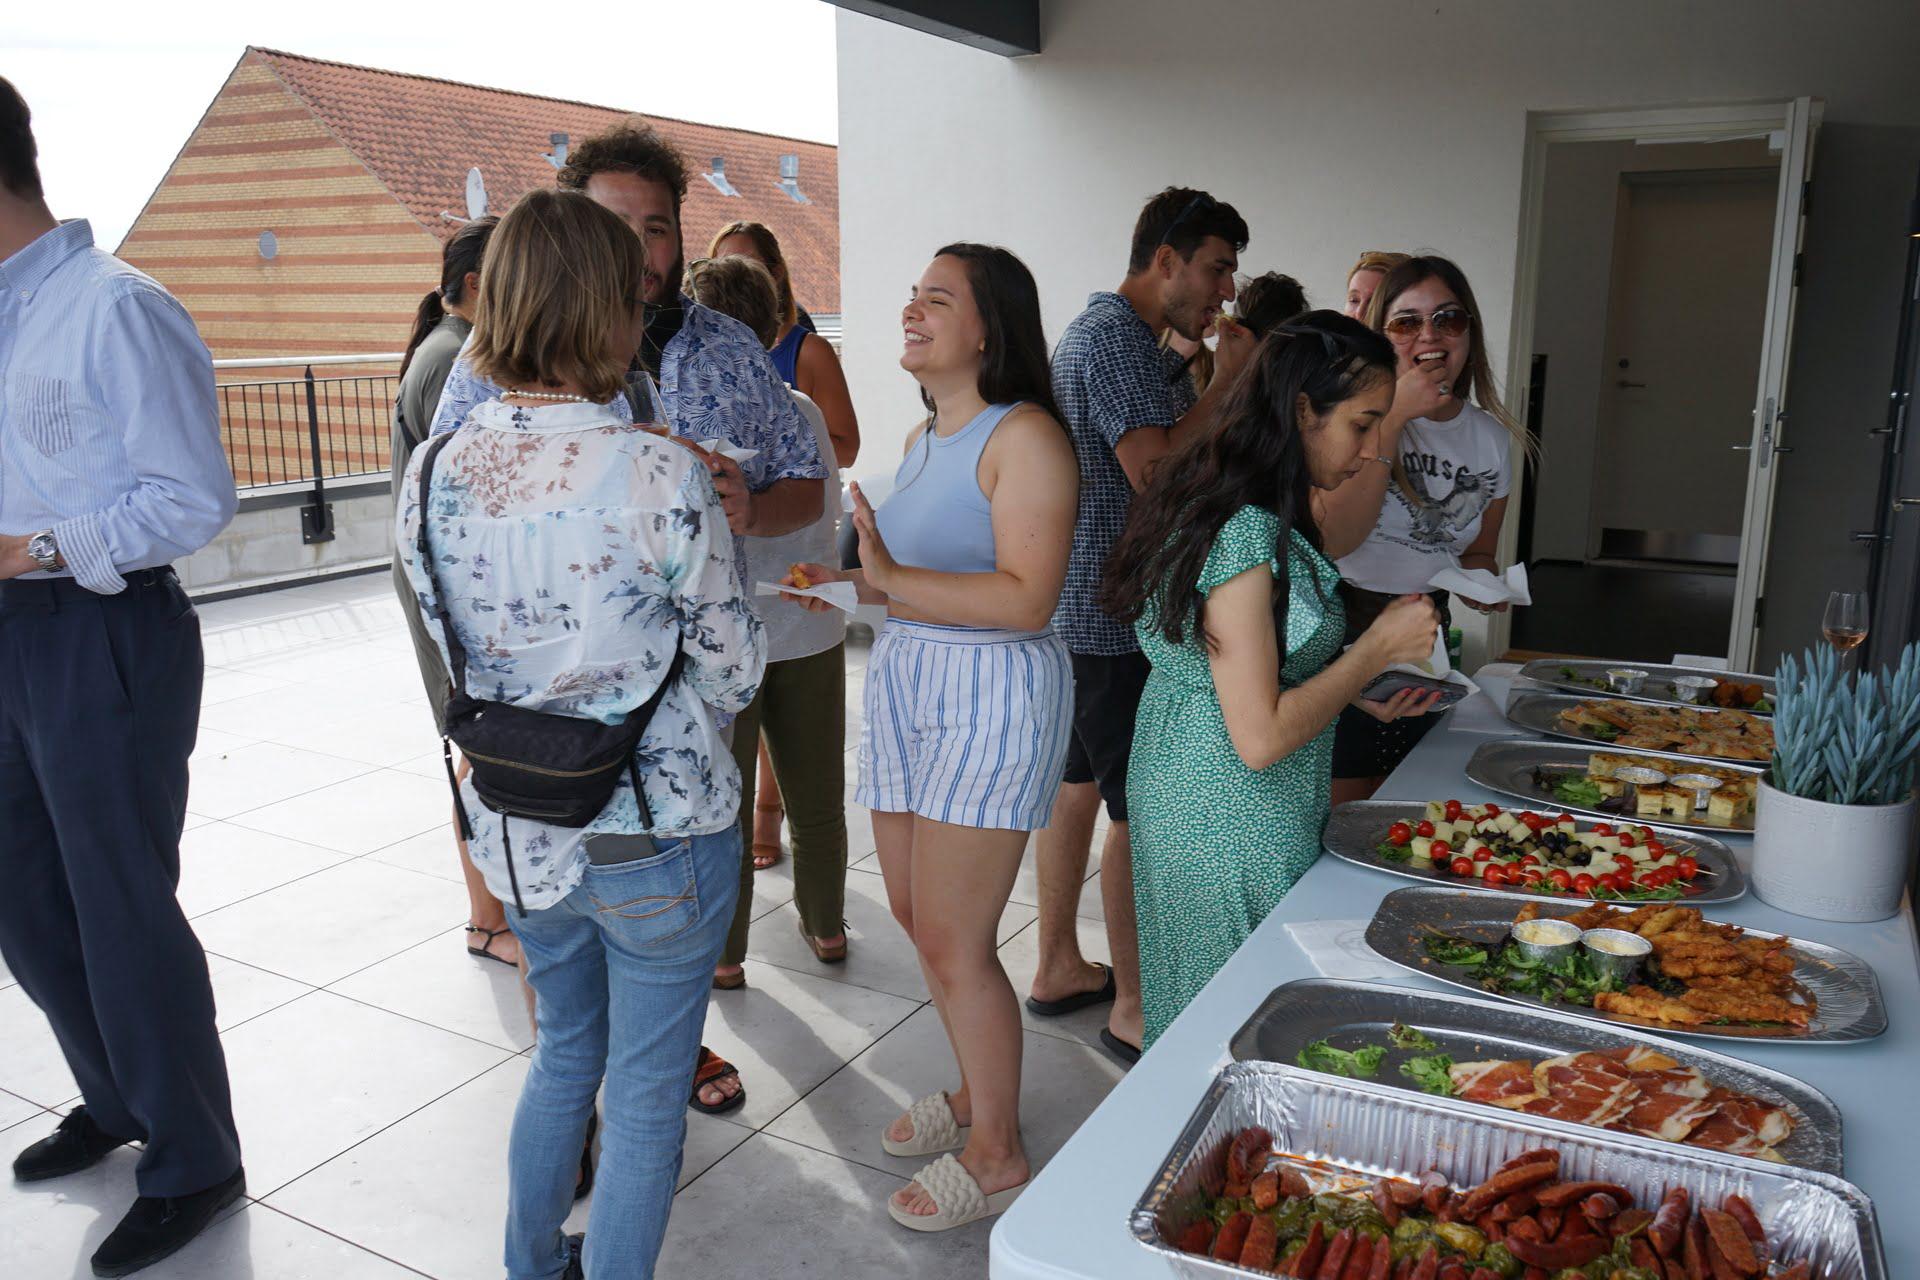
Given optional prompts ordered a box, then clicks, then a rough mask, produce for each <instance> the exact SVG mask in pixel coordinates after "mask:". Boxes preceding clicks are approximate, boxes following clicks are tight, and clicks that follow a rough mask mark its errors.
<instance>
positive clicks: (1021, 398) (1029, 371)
mask: <svg viewBox="0 0 1920 1280" xmlns="http://www.w3.org/2000/svg"><path fill="white" fill-rule="evenodd" d="M933 256H934V257H936V258H957V259H959V261H960V264H961V265H962V266H964V267H965V268H966V271H967V287H968V288H970V289H972V290H973V305H974V306H976V307H978V308H979V309H980V319H981V322H982V323H983V324H984V325H985V326H986V331H987V333H986V350H984V351H982V352H981V353H980V379H979V390H980V398H981V399H982V400H985V401H986V402H987V403H988V404H1014V403H1019V402H1023V403H1026V404H1031V405H1037V406H1039V407H1040V408H1042V409H1045V410H1046V411H1047V412H1048V413H1049V414H1051V415H1052V416H1053V419H1054V421H1056V422H1058V421H1060V410H1059V407H1058V406H1056V405H1055V404H1054V402H1053V375H1052V373H1051V372H1050V370H1049V366H1048V364H1047V335H1046V332H1045V331H1044V330H1043V329H1042V328H1041V327H1040V288H1039V286H1038V285H1036V284H1034V282H1033V272H1031V271H1029V270H1027V264H1026V263H1024V262H1022V261H1020V259H1019V258H1018V257H1017V256H1015V254H1014V253H1013V251H1012V250H1010V249H1002V248H1000V247H999V246H998V245H991V244H969V243H967V242H965V241H962V242H960V243H957V244H950V245H944V246H942V247H941V248H940V250H939V251H938V252H936V253H935V254H934V255H933ZM920 401H921V403H922V404H924V405H926V406H927V412H928V413H932V412H933V397H932V396H930V395H928V394H927V389H926V388H925V387H922V388H920Z"/></svg>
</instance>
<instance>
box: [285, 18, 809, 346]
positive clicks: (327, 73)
mask: <svg viewBox="0 0 1920 1280" xmlns="http://www.w3.org/2000/svg"><path fill="white" fill-rule="evenodd" d="M247 56H248V57H249V58H256V59H258V60H259V61H261V62H263V63H265V64H266V65H267V66H268V67H270V68H272V70H273V72H274V74H275V75H277V76H278V77H279V78H280V80H281V82H282V83H284V84H285V85H286V86H287V88H288V89H289V90H291V91H292V92H293V93H294V94H296V95H298V96H299V97H300V98H301V100H303V101H304V102H305V103H306V104H307V105H308V106H309V107H311V108H312V109H313V112H314V114H315V115H317V116H318V117H319V118H320V120H321V122H322V123H324V124H325V125H326V127H327V128H328V129H330V130H331V131H332V132H333V134H334V135H335V136H336V137H337V138H339V140H340V142H341V143H342V144H343V145H344V146H345V147H346V148H347V149H348V150H349V151H351V152H353V154H354V155H355V156H356V157H357V158H358V159H359V160H360V161H361V163H363V164H365V165H366V167H367V168H368V170H369V171H371V172H372V173H373V175H374V176H375V177H377V178H378V179H379V180H380V181H381V182H382V183H384V184H385V185H386V187H387V188H388V190H390V191H392V192H393V194H394V195H395V196H396V197H397V198H398V199H399V200H400V202H401V203H402V204H404V205H406V207H407V208H408V210H409V211H411V212H412V214H413V216H414V217H415V218H417V219H419V221H420V223H421V224H422V225H423V226H425V227H426V228H427V229H428V230H430V231H432V232H433V233H434V234H435V235H437V236H440V237H442V238H443V239H444V238H445V237H446V236H448V235H451V234H452V232H453V231H454V229H455V228H456V227H457V226H458V225H459V224H458V223H456V222H453V221H451V220H449V219H447V218H443V217H442V216H441V211H442V210H446V211H448V212H451V213H454V214H461V215H464V213H465V211H466V184H467V170H468V169H470V168H475V167H477V168H478V169H479V170H480V174H481V177H482V179H483V180H484V181H485V183H486V188H487V205H488V211H489V212H492V213H504V212H506V210H507V209H508V208H510V207H511V206H512V204H513V202H514V201H515V200H517V199H519V198H520V196H521V195H523V194H524V193H525V192H527V191H529V190H532V189H533V188H534V187H539V186H551V185H552V183H553V176H554V169H553V166H552V165H551V164H549V163H548V162H547V160H546V159H545V153H546V152H549V151H551V150H552V149H553V147H552V144H551V143H550V142H549V141H548V135H549V134H552V133H565V134H567V135H568V136H569V137H570V138H571V140H572V141H573V142H575V143H578V142H579V141H580V140H581V139H583V138H585V137H587V136H589V135H591V134H593V133H597V132H599V131H600V130H602V129H605V128H607V127H608V126H609V125H613V124H616V123H618V122H619V121H621V120H624V119H626V118H628V117H629V116H634V115H639V114H640V113H639V112H630V111H623V110H619V109H616V108H613V107H598V106H593V105H591V104H589V103H584V102H569V101H567V100H565V99H562V98H542V97H538V96H535V95H533V94H528V93H514V92H512V91H510V90H506V89H488V88H484V87H482V86H479V85H468V84H457V83H455V82H453V81H450V80H435V79H432V78H430V77H428V76H416V75H407V74H405V73H403V72H398V71H379V70H375V69H373V68H369V67H356V66H350V65H348V64H346V63H340V62H326V61H322V60H321V59H319V58H308V57H302V56H301V55H299V54H293V53H282V52H279V51H276V50H273V49H259V48H249V50H248V51H247ZM645 119H646V120H647V121H648V123H650V124H652V125H653V126H654V127H655V128H656V129H658V130H659V131H660V132H661V133H662V134H664V135H666V137H667V138H668V139H669V140H671V141H672V142H673V143H674V144H675V145H676V146H678V147H679V148H680V150H681V151H682V152H683V153H684V154H685V156H686V158H687V165H688V168H689V170H690V171H691V173H692V177H691V179H690V182H689V184H688V187H687V198H686V203H685V205H684V206H683V208H682V210H681V222H682V224H683V226H684V227H685V242H686V250H687V256H688V257H689V258H692V257H697V256H699V255H700V254H703V253H705V252H706V249H707V242H708V240H709V238H710V237H711V236H712V235H713V233H714V232H715V231H716V230H718V229H719V228H720V227H722V226H725V225H726V224H727V223H729V222H733V221H735V220H738V219H752V220H754V221H758V222H764V223H766V224H767V225H768V226H769V227H772V228H773V231H774V234H775V235H777V236H779V238H780V245H781V248H782V249H783V250H785V252H786V255H787V263H788V268H789V270H790V271H791V272H792V275H793V287H794V294H795V296H796V298H797V299H798V300H799V303H800V305H801V306H803V307H806V308H807V309H808V310H810V311H818V312H821V313H824V314H835V313H838V312H839V310H840V190H839V185H840V184H839V178H840V175H839V157H838V152H837V151H836V149H835V148H833V147H831V146H828V145H826V144H825V143H819V142H804V141H801V140H799V139H797V138H782V137H778V136H776V135H773V134H766V133H754V132H751V131H748V130H745V129H723V128H720V127H718V126H715V125H706V124H695V123H693V122H691V121H687V120H675V119H670V118H667V117H662V116H647V117H645ZM782 155H798V156H799V157H800V181H799V186H800V190H801V191H802V192H804V193H805V194H806V196H807V198H808V199H809V200H810V201H811V203H809V204H799V203H796V202H795V201H794V200H792V199H791V198H789V197H788V195H787V194H786V193H785V192H784V191H782V190H781V189H780V187H779V186H778V185H777V184H778V181H779V177H780V157H781V156H782ZM714 156H719V157H721V158H722V159H723V160H724V161H725V164H726V175H727V179H728V181H730V182H731V183H732V184H733V186H734V187H735V188H736V189H737V190H738V191H739V192H740V194H739V195H738V196H723V195H721V194H720V192H719V191H718V190H716V189H715V188H714V186H713V185H712V184H711V183H709V182H708V181H707V180H706V179H705V178H702V177H700V176H699V174H701V173H704V172H705V171H706V170H707V168H708V165H709V164H710V162H711V160H712V158H713V157H714Z"/></svg>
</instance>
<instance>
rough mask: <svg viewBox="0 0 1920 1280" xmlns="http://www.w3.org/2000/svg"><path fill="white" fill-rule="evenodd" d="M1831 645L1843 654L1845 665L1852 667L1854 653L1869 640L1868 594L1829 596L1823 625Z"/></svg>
mask: <svg viewBox="0 0 1920 1280" xmlns="http://www.w3.org/2000/svg"><path fill="white" fill-rule="evenodd" d="M1820 630H1821V633H1822V634H1823V635H1825V636H1826V638H1827V643H1828V644H1830V645H1832V646H1833V647H1834V648H1836V649H1838V650H1839V651H1840V662H1841V665H1842V666H1843V667H1844V666H1850V665H1851V664H1852V658H1853V651H1854V650H1855V649H1857V648H1859V647H1860V645H1861V643H1862V642H1863V641H1864V640H1866V638H1867V593H1866V592H1864V591H1835V592H1832V593H1830V594H1829V595H1828V596H1827V616H1826V617H1825V618H1824V619H1823V620H1822V621H1821V623H1820Z"/></svg>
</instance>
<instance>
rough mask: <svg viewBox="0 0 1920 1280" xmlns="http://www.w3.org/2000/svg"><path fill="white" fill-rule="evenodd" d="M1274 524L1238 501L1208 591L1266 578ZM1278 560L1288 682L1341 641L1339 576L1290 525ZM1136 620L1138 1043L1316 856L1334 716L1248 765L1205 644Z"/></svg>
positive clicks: (1208, 573) (1209, 570)
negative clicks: (1285, 750) (1303, 738)
mask: <svg viewBox="0 0 1920 1280" xmlns="http://www.w3.org/2000/svg"><path fill="white" fill-rule="evenodd" d="M1281 534H1282V530H1281V528H1280V520H1279V518H1278V517H1277V516H1275V515H1274V514H1273V513H1272V512H1271V511H1267V510H1265V509H1264V508H1261V507H1254V506H1247V507H1242V508H1241V509H1240V510H1239V511H1237V512H1235V513H1234V515H1233V518H1232V519H1231V520H1229V521H1228V522H1227V524H1226V526H1225V527H1224V528H1222V529H1221V531H1220V536H1219V538H1218V539H1217V540H1216V541H1215V543H1214V546H1213V549H1212V551H1211V552H1209V553H1208V555H1207V563H1206V567H1205V569H1204V570H1203V571H1202V572H1201V575H1200V590H1201V591H1203V592H1210V591H1211V590H1212V589H1213V588H1215V587H1217V586H1219V585H1220V584H1221V583H1223V582H1226V581H1227V580H1228V579H1230V578H1233V577H1236V576H1238V575H1239V574H1241V573H1244V572H1245V571H1247V570H1248V569H1251V568H1254V567H1255V566H1257V565H1265V566H1267V569H1268V571H1269V572H1270V573H1273V574H1275V575H1276V576H1277V575H1278V574H1279V573H1281V572H1282V570H1281V567H1280V564H1279V562H1278V560H1276V559H1275V557H1274V551H1275V548H1276V547H1277V546H1278V545H1279V542H1280V538H1281ZM1288 545H1289V550H1288V557H1287V566H1286V569H1285V573H1286V574H1287V578H1288V583H1289V590H1288V594H1287V628H1286V630H1287V634H1286V638H1285V643H1284V644H1283V645H1282V646H1281V648H1282V649H1283V650H1284V652H1285V655H1286V656H1285V658H1284V659H1283V660H1282V662H1281V673H1282V676H1283V686H1284V685H1298V684H1300V683H1301V682H1303V681H1305V680H1307V679H1310V678H1311V677H1312V676H1314V675H1316V674H1318V673H1319V672H1320V671H1321V670H1322V669H1324V668H1325V667H1326V665H1327V663H1328V662H1330V661H1332V659H1333V657H1334V655H1335V654H1337V653H1338V652H1339V651H1340V640H1341V632H1342V631H1343V629H1344V626H1345V614H1344V610H1343V609H1342V608H1341V605H1340V600H1339V597H1338V596H1337V595H1335V593H1334V588H1335V586H1336V585H1337V584H1338V583H1339V581H1340V574H1339V571H1338V570H1336V569H1335V568H1334V567H1333V565H1332V564H1331V563H1329V562H1328V560H1327V559H1326V557H1325V556H1322V555H1321V554H1320V553H1319V552H1317V551H1315V550H1314V549H1313V548H1312V547H1311V546H1309V545H1308V544H1307V541H1306V539H1304V538H1303V537H1301V536H1300V535H1299V534H1298V533H1294V534H1292V535H1291V538H1290V542H1289V544H1288ZM1152 622H1153V619H1152V616H1151V613H1150V614H1149V616H1148V617H1147V618H1146V619H1143V620H1142V621H1141V622H1140V623H1139V624H1138V625H1137V627H1136V630H1137V632H1138V633H1139V636H1140V648H1141V650H1142V651H1143V652H1144V653H1145V654H1146V655H1147V659H1148V660H1149V661H1150V662H1151V663H1152V664H1153V673H1152V675H1150V676H1149V677H1148V678H1147V687H1146V691H1145V693H1144V694H1143V695H1142V696H1141V699H1140V712H1139V716H1138V718H1137V719H1136V720H1135V722H1134V730H1133V754H1132V757H1131V758H1130V760H1129V762H1128V765H1127V810H1128V813H1129V816H1130V817H1131V819H1132V822H1131V825H1130V833H1131V835H1132V838H1133V896H1134V905H1135V907H1136V909H1137V911H1138V914H1139V932H1140V980H1141V988H1142V996H1143V998H1144V1002H1145V1012H1146V1042H1147V1043H1148V1044H1152V1043H1153V1041H1154V1040H1156V1039H1158V1038H1159V1036H1160V1033H1161V1032H1162V1031H1165V1030H1166V1029H1167V1024H1168V1023H1170V1022H1172V1021H1173V1020H1174V1018H1175V1017H1177V1016H1178V1015H1179V1013H1180V1011H1181V1010H1182V1009H1184V1008H1186V1007H1187V1004H1188V1002H1189V1001H1191V1000H1192V999H1193V997H1194V996H1195V995H1197V994H1199V991H1200V988H1202V987H1204V986H1205V985H1206V984H1207V982H1208V980H1210V979H1211V978H1212V977H1213V975H1214V974H1216V973H1218V972H1219V971H1220V967H1221V966H1222V965H1224V964H1225V963H1226V962H1227V958H1228V957H1229V956H1231V955H1232V954H1233V953H1234V951H1235V950H1237V949H1238V948H1239V946H1240V944H1241V943H1243V942H1245V941H1246V940H1247V937H1248V935H1249V934H1251V933H1252V932H1253V930H1254V927H1255V926H1256V925H1258V924H1259V923H1260V922H1261V921H1262V920H1264V919H1265V918H1266V917H1267V913H1268V912H1270V911H1272V910H1273V908H1274V907H1275V906H1276V905H1278V903H1279V901H1280V899H1281V898H1282V897H1284V896H1285V895H1286V892H1287V890H1289V889H1291V888H1292V887H1293V885H1294V882H1295V881H1296V880H1298V879H1299V878H1300V877H1301V876H1302V875H1304V874H1306V871H1307V868H1308V867H1311V866H1312V865H1313V862H1314V859H1315V858H1316V857H1318V856H1319V853H1320V833H1321V828H1322V827H1324V826H1325V825H1326V821H1327V810H1328V807H1329V801H1328V789H1329V785H1330V778H1331V772H1332V763H1333V726H1332V725H1331V724H1329V725H1328V726H1327V727H1326V728H1325V729H1323V730H1321V732H1320V733H1319V734H1318V735H1317V736H1316V737H1315V738H1314V739H1313V740H1312V741H1311V742H1309V743H1307V744H1306V745H1305V746H1303V747H1301V748H1300V749H1299V750H1297V751H1295V752H1294V753H1293V754H1292V755H1290V756H1287V757H1286V758H1285V759H1283V760H1279V761H1276V762H1275V763H1274V764H1272V765H1269V766H1268V767H1267V768H1265V769H1261V770H1259V771H1258V772H1256V771H1254V770H1252V769H1249V768H1247V766H1246V765H1245V764H1243V763H1242V762H1241V760H1240V757H1239V756H1238V755H1236V754H1235V753H1234V750H1233V742H1232V740H1231V739H1229V738H1228V737H1227V726H1226V721H1225V720H1224V719H1223V718H1222V716H1221V713H1220V698H1219V695H1218V694H1217V693H1215V691H1214V687H1213V673H1212V670H1211V669H1210V668H1209V666H1208V664H1207V654H1206V649H1205V647H1204V645H1203V644H1202V643H1201V640H1200V638H1199V636H1198V635H1197V634H1195V632H1194V630H1192V629H1190V630H1189V631H1188V634H1187V637H1186V640H1185V642H1184V643H1182V644H1180V645H1177V646H1176V645H1170V644H1168V643H1167V640H1166V637H1165V636H1163V635H1162V634H1160V632H1159V631H1158V630H1156V629H1155V628H1154V627H1153V625H1152Z"/></svg>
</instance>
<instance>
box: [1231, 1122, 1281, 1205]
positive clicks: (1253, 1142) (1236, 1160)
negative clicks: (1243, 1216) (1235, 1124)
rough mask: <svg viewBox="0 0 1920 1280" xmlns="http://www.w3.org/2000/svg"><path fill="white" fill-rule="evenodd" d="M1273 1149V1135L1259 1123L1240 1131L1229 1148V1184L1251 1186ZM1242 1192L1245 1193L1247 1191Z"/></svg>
mask: <svg viewBox="0 0 1920 1280" xmlns="http://www.w3.org/2000/svg"><path fill="white" fill-rule="evenodd" d="M1272 1150H1273V1135H1272V1134H1271V1133H1268V1132H1267V1131H1266V1130H1265V1129H1262V1128H1261V1127H1260V1126H1259V1125H1257V1124H1256V1125H1249V1126H1248V1127H1246V1128H1245V1129H1242V1130H1241V1131H1240V1135H1239V1136H1238V1137H1236V1138H1235V1139H1234V1140H1233V1145H1232V1146H1231V1147H1229V1148H1227V1185H1228V1186H1241V1187H1246V1186H1251V1185H1252V1183H1253V1180H1254V1177H1255V1176H1256V1175H1258V1174H1259V1173H1260V1171H1261V1170H1263V1169H1265V1168H1266V1165H1267V1153H1268V1152H1270V1151H1272ZM1240 1194H1242V1195H1245V1194H1246V1192H1244V1191H1243V1192H1241V1193H1240Z"/></svg>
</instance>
